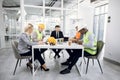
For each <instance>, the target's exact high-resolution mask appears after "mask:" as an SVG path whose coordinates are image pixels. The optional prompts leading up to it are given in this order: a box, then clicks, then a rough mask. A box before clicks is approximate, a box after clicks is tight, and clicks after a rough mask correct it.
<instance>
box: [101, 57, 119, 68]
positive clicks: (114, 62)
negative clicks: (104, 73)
mask: <svg viewBox="0 0 120 80" xmlns="http://www.w3.org/2000/svg"><path fill="white" fill-rule="evenodd" d="M103 59H104V60H105V61H108V62H110V63H113V64H115V65H118V66H120V63H119V62H117V61H114V60H111V59H109V58H106V57H104V58H103Z"/></svg>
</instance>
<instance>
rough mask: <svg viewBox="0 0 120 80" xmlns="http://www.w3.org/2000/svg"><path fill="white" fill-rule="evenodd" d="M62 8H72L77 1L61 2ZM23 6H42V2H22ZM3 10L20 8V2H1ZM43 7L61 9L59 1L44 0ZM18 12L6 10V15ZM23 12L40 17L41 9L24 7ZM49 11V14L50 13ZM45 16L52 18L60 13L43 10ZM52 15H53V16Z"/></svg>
mask: <svg viewBox="0 0 120 80" xmlns="http://www.w3.org/2000/svg"><path fill="white" fill-rule="evenodd" d="M63 1H64V2H63V5H64V8H70V7H72V6H73V4H76V3H77V0H63ZM24 3H25V5H35V6H43V0H24ZM2 6H3V8H20V0H3V5H2ZM45 6H46V7H58V8H60V7H61V0H45ZM17 11H18V10H16V11H15V10H14V11H13V10H12V11H9V10H6V12H7V13H11V12H12V14H13V13H15V14H16V13H17ZM25 11H26V12H27V14H33V15H34V14H39V15H41V16H42V11H43V10H42V9H40V8H31V7H25ZM50 11H51V12H50ZM45 13H47V14H46V16H49V15H50V13H51V14H52V15H53V16H54V14H58V13H60V11H58V10H49V9H46V10H45ZM53 13H54V14H53Z"/></svg>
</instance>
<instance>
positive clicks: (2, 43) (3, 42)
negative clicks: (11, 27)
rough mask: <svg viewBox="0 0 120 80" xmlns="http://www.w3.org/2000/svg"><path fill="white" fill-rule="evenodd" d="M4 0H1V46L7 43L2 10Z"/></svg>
mask: <svg viewBox="0 0 120 80" xmlns="http://www.w3.org/2000/svg"><path fill="white" fill-rule="evenodd" d="M2 1H3V0H0V39H1V40H0V41H1V42H0V43H1V47H2V48H3V47H4V44H5V40H4V23H3V10H2Z"/></svg>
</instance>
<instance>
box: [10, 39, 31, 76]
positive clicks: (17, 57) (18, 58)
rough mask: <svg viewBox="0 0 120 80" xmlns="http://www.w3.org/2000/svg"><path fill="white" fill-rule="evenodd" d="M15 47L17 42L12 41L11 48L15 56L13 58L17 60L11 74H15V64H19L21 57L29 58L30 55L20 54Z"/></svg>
mask: <svg viewBox="0 0 120 80" xmlns="http://www.w3.org/2000/svg"><path fill="white" fill-rule="evenodd" d="M17 47H18V42H17V41H12V49H13V52H14V56H15V58H16V59H17V62H16V66H15V69H14V72H13V75H15V72H16V69H17V66H18V63H19V64H21V60H22V59H30V58H31V56H21V55H20V54H19V53H18V49H17Z"/></svg>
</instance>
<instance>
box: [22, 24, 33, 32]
mask: <svg viewBox="0 0 120 80" xmlns="http://www.w3.org/2000/svg"><path fill="white" fill-rule="evenodd" d="M32 28H33V25H32V24H31V23H28V25H27V26H26V27H25V30H24V31H25V32H27V31H28V30H29V29H32Z"/></svg>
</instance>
